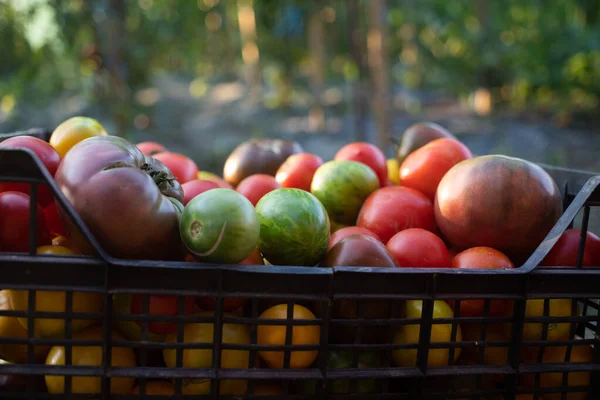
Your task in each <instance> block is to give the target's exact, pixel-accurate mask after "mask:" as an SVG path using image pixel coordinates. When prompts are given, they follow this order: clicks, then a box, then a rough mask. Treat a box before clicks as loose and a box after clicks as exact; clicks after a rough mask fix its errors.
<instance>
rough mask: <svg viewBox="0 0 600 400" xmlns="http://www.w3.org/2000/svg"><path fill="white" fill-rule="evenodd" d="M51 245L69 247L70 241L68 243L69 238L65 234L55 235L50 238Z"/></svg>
mask: <svg viewBox="0 0 600 400" xmlns="http://www.w3.org/2000/svg"><path fill="white" fill-rule="evenodd" d="M52 246H61V247H66V248H67V249H69V248H71V243H69V239H68V238H67V237H65V236H56V237H55V238H54V239H52Z"/></svg>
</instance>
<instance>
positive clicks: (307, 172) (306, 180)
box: [275, 153, 324, 192]
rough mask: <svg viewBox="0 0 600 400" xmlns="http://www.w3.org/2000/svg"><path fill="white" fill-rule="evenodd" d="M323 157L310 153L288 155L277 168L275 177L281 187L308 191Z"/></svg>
mask: <svg viewBox="0 0 600 400" xmlns="http://www.w3.org/2000/svg"><path fill="white" fill-rule="evenodd" d="M323 163H324V162H323V159H322V158H321V157H319V156H317V155H315V154H312V153H298V154H293V155H291V156H289V157H288V158H287V159H286V160H285V161H284V163H283V164H281V166H280V167H279V169H278V170H277V173H276V174H275V179H276V180H277V182H279V184H280V185H281V187H284V188H296V189H302V190H306V191H307V192H310V184H311V183H312V179H313V176H314V175H315V171H316V170H317V169H318V168H319V167H320V166H321V165H323Z"/></svg>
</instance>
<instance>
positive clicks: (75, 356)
mask: <svg viewBox="0 0 600 400" xmlns="http://www.w3.org/2000/svg"><path fill="white" fill-rule="evenodd" d="M112 335H113V336H112V337H113V340H123V338H122V337H121V336H120V335H118V334H117V333H115V332H113V334H112ZM73 338H74V339H78V340H101V339H102V328H101V327H98V326H93V327H91V328H88V329H86V330H84V331H81V332H78V333H76V334H75V335H73ZM71 356H72V357H71V362H72V364H73V365H87V366H101V365H102V346H73V347H72V354H71ZM111 360H112V366H113V367H135V365H136V361H135V353H134V352H133V350H132V349H130V348H126V347H113V348H112V351H111ZM46 364H47V365H65V348H64V347H63V346H54V347H52V349H51V350H50V353H49V354H48V358H47V359H46ZM134 383H135V379H134V378H112V379H111V387H110V391H111V393H113V394H128V393H130V392H131V388H132V387H133V385H134ZM101 384H102V380H101V378H100V377H91V376H75V377H72V378H71V392H72V393H99V392H100V390H101ZM46 386H47V387H48V392H49V393H52V394H60V393H64V391H65V378H64V376H62V375H46Z"/></svg>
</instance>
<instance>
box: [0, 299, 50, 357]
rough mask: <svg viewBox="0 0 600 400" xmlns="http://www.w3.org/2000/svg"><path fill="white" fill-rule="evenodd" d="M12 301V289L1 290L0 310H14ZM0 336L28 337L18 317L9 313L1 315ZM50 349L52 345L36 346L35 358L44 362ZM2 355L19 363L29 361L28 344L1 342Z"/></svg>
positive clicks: (0, 354)
mask: <svg viewBox="0 0 600 400" xmlns="http://www.w3.org/2000/svg"><path fill="white" fill-rule="evenodd" d="M12 309H13V307H12V304H11V303H10V291H9V290H2V291H0V310H12ZM0 337H4V338H20V339H25V338H27V329H25V328H24V327H23V325H21V324H20V323H19V321H18V319H17V317H10V316H7V315H2V316H0ZM48 351H50V346H34V354H35V359H36V361H38V362H43V360H45V359H46V356H47V355H48ZM0 356H1V357H2V358H3V359H4V360H6V361H9V362H13V363H17V364H25V363H27V345H26V344H7V343H1V344H0Z"/></svg>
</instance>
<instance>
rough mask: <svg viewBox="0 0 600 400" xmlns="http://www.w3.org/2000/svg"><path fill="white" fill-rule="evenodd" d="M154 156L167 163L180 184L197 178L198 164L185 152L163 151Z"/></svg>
mask: <svg viewBox="0 0 600 400" xmlns="http://www.w3.org/2000/svg"><path fill="white" fill-rule="evenodd" d="M152 157H153V158H155V159H157V160H158V161H160V162H162V163H163V164H164V165H166V166H167V168H169V170H171V173H173V176H174V177H175V178H176V179H177V180H178V181H179V183H180V184H184V183H186V182H189V181H192V180H194V179H197V175H198V166H197V165H196V163H195V162H194V160H192V159H191V158H189V157H187V156H184V155H183V154H179V153H172V152H170V151H163V152H162V153H158V154H155V155H153V156H152Z"/></svg>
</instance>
